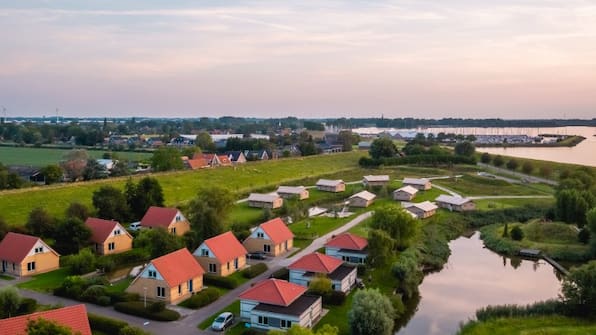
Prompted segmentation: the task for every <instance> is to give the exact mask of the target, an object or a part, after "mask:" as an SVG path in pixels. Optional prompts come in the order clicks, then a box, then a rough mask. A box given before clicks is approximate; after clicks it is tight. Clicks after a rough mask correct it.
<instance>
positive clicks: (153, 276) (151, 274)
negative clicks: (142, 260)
mask: <svg viewBox="0 0 596 335" xmlns="http://www.w3.org/2000/svg"><path fill="white" fill-rule="evenodd" d="M147 275H148V276H149V278H157V271H153V270H149V271H148V273H147Z"/></svg>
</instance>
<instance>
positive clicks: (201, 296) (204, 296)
mask: <svg viewBox="0 0 596 335" xmlns="http://www.w3.org/2000/svg"><path fill="white" fill-rule="evenodd" d="M219 297H220V293H219V291H218V290H217V289H216V288H212V287H208V288H206V289H204V290H202V291H201V292H199V293H197V294H195V295H193V296H192V297H190V298H188V299H186V300H184V301H183V302H181V303H180V304H179V305H180V306H182V307H187V308H192V309H197V308H201V307H204V306H207V305H209V304H210V303H212V302H214V301H215V300H217V299H219Z"/></svg>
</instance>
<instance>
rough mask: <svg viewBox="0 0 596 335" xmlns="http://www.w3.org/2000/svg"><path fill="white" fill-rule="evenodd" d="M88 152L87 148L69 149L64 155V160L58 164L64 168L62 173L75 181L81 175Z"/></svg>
mask: <svg viewBox="0 0 596 335" xmlns="http://www.w3.org/2000/svg"><path fill="white" fill-rule="evenodd" d="M88 160H89V154H88V153H87V150H84V149H80V150H79V149H75V150H70V151H69V152H68V153H66V154H65V155H64V161H62V163H61V164H60V165H61V166H62V169H63V170H64V174H65V175H66V177H67V178H68V179H70V180H71V181H77V180H78V179H79V178H81V177H82V176H83V171H85V167H86V166H87V161H88Z"/></svg>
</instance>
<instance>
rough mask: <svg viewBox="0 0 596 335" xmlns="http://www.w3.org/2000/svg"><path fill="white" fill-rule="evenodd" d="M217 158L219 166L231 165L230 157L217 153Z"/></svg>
mask: <svg viewBox="0 0 596 335" xmlns="http://www.w3.org/2000/svg"><path fill="white" fill-rule="evenodd" d="M217 159H218V160H219V165H221V166H232V161H231V160H230V157H228V156H226V155H218V156H217Z"/></svg>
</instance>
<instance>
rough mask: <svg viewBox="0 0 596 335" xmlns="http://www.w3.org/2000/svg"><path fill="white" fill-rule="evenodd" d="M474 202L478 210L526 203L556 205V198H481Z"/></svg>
mask: <svg viewBox="0 0 596 335" xmlns="http://www.w3.org/2000/svg"><path fill="white" fill-rule="evenodd" d="M474 202H475V203H476V209H478V210H492V209H501V208H512V207H521V206H524V205H526V204H528V205H529V204H532V205H539V206H544V207H550V206H553V205H554V203H555V199H554V198H549V199H543V198H538V199H531V198H528V199H480V200H474Z"/></svg>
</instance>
